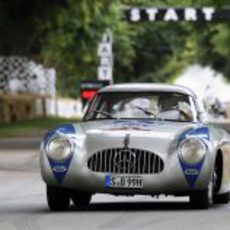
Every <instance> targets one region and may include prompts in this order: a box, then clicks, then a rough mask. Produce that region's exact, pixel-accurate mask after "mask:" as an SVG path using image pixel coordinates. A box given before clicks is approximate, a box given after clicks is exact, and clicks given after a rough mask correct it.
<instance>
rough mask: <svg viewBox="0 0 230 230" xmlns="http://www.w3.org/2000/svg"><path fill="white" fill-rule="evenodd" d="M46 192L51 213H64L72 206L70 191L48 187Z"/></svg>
mask: <svg viewBox="0 0 230 230" xmlns="http://www.w3.org/2000/svg"><path fill="white" fill-rule="evenodd" d="M46 191H47V192H46V195H47V203H48V206H49V209H50V210H51V211H64V210H67V209H68V207H69V204H70V195H69V191H68V190H66V189H64V188H60V187H53V186H49V185H47V190H46Z"/></svg>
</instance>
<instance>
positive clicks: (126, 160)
mask: <svg viewBox="0 0 230 230" xmlns="http://www.w3.org/2000/svg"><path fill="white" fill-rule="evenodd" d="M88 168H89V169H90V170H92V171H94V172H104V173H118V174H155V173H160V172H161V171H162V170H163V169H164V162H163V160H162V159H161V158H160V157H159V156H158V155H156V154H155V153H152V152H149V151H146V150H141V149H134V148H113V149H105V150H102V151H99V152H97V153H95V154H93V155H92V156H91V157H90V158H89V159H88Z"/></svg>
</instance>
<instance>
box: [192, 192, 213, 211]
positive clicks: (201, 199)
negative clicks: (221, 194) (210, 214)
mask: <svg viewBox="0 0 230 230" xmlns="http://www.w3.org/2000/svg"><path fill="white" fill-rule="evenodd" d="M189 198H190V204H191V205H192V207H193V208H195V209H207V208H208V207H209V206H210V203H211V201H210V197H209V191H208V189H205V190H201V191H194V192H192V193H191V194H190V197H189Z"/></svg>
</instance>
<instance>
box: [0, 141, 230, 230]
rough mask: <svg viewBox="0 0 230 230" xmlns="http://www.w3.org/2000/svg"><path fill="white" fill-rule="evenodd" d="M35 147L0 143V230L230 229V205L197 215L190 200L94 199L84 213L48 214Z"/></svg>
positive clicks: (33, 143)
mask: <svg viewBox="0 0 230 230" xmlns="http://www.w3.org/2000/svg"><path fill="white" fill-rule="evenodd" d="M38 143H39V138H33V137H31V138H29V139H26V140H24V139H23V138H22V139H14V140H13V141H12V140H4V141H0V186H1V187H0V230H15V229H19V230H27V229H30V230H38V229H39V230H40V229H55V230H57V229H66V230H68V229H74V230H76V229H80V230H81V229H138V230H140V229H160V230H167V229H168V230H169V229H170V230H173V229H176V230H184V229H186V230H189V229H192V230H194V229H209V230H212V229H213V230H216V229H230V204H229V205H214V206H212V207H211V208H210V209H208V210H201V211H197V210H192V209H191V208H190V206H189V203H188V198H173V197H167V198H165V197H160V198H159V199H156V198H152V197H148V196H136V197H113V196H110V195H95V196H94V197H93V200H92V204H91V205H90V207H89V208H87V209H78V208H75V207H74V206H71V208H70V210H69V211H65V212H59V213H55V212H50V211H49V210H48V208H47V204H46V196H45V184H44V183H43V181H42V179H41V177H40V174H39V166H38V164H39V163H38V154H39V153H38V148H39V146H38Z"/></svg>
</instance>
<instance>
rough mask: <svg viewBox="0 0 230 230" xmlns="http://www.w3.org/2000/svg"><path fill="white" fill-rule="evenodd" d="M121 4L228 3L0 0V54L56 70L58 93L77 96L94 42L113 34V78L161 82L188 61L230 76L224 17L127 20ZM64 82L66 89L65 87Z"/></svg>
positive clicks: (92, 59)
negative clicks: (221, 19)
mask: <svg viewBox="0 0 230 230" xmlns="http://www.w3.org/2000/svg"><path fill="white" fill-rule="evenodd" d="M125 6H155V7H170V6H177V7H187V6H215V7H219V8H228V7H229V2H228V1H227V0H170V1H169V0H113V1H111V0H77V1H76V0H40V1H37V0H21V1H18V0H1V2H0V31H1V36H0V55H22V56H28V57H30V58H32V59H34V60H36V61H38V62H41V63H43V64H44V65H45V66H52V67H55V68H56V69H57V73H58V92H59V94H61V95H64V96H71V97H77V96H78V90H79V82H80V81H81V80H84V79H95V78H96V75H97V64H98V63H97V56H96V50H97V44H98V42H99V41H100V40H101V35H102V33H103V32H104V31H105V29H106V28H110V29H111V30H112V31H113V34H114V47H113V49H114V55H115V56H114V59H115V62H114V67H115V68H114V78H115V82H131V81H135V82H146V81H151V82H167V81H171V80H172V79H174V78H175V77H176V76H178V75H179V74H180V73H181V71H182V70H183V69H184V68H185V67H186V66H188V65H189V64H192V63H200V64H202V65H211V66H212V67H213V68H214V69H215V70H217V71H220V72H222V73H223V74H224V76H225V77H226V79H230V58H229V57H230V46H229V44H230V30H229V29H230V22H224V23H223V22H221V23H218V22H205V23H202V22H170V23H167V22H156V23H138V24H135V25H131V24H129V23H128V22H126V21H124V20H122V9H123V8H124V7H125ZM67 89H68V90H67Z"/></svg>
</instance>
